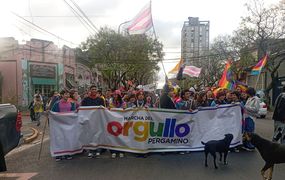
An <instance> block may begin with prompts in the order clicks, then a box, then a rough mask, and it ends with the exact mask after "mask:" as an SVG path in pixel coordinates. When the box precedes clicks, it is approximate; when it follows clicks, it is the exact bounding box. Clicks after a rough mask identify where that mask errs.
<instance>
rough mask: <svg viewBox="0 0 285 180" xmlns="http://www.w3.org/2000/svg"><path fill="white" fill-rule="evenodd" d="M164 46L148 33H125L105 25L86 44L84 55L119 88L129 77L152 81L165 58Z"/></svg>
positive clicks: (111, 85)
mask: <svg viewBox="0 0 285 180" xmlns="http://www.w3.org/2000/svg"><path fill="white" fill-rule="evenodd" d="M162 47H163V46H162V44H161V43H160V42H158V41H157V40H154V39H151V38H149V37H147V36H146V35H132V36H123V35H121V34H118V33H116V32H115V31H114V30H112V29H109V28H106V27H105V28H101V29H100V31H99V32H98V33H97V34H96V35H95V37H89V38H88V39H87V41H86V42H84V43H82V46H81V54H80V55H81V57H85V58H87V59H88V61H89V62H90V67H91V68H92V67H98V68H99V70H100V71H101V72H102V74H103V77H104V79H106V80H107V81H108V87H109V88H117V87H118V86H119V85H120V84H123V85H126V81H127V80H134V81H135V82H137V83H138V84H148V83H152V82H153V81H154V80H155V79H154V78H153V77H154V76H155V75H156V74H157V72H158V70H159V67H158V65H157V64H158V62H159V61H160V60H161V59H162V58H163V54H162Z"/></svg>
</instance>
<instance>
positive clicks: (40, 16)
mask: <svg viewBox="0 0 285 180" xmlns="http://www.w3.org/2000/svg"><path fill="white" fill-rule="evenodd" d="M102 16H104V15H96V16H95V15H94V16H92V15H91V16H89V17H91V18H92V17H102ZM22 17H27V18H29V17H33V18H77V16H75V15H66V16H60V15H58V16H56V15H54V16H50V15H38V16H22Z"/></svg>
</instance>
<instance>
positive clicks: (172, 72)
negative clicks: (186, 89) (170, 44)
mask: <svg viewBox="0 0 285 180" xmlns="http://www.w3.org/2000/svg"><path fill="white" fill-rule="evenodd" d="M182 64H183V60H182V58H181V59H180V61H179V62H178V64H176V66H175V67H174V68H173V69H172V70H171V71H169V72H168V73H169V74H177V73H178V72H179V69H180V67H181V66H182Z"/></svg>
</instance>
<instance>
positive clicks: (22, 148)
mask: <svg viewBox="0 0 285 180" xmlns="http://www.w3.org/2000/svg"><path fill="white" fill-rule="evenodd" d="M48 140H49V137H46V138H44V140H43V143H45V142H46V141H48ZM38 144H41V141H38V142H36V143H29V144H22V145H21V146H19V147H17V148H15V149H13V150H12V151H10V152H9V153H8V154H7V155H6V157H9V156H11V155H12V154H16V153H19V152H21V151H24V150H26V149H30V148H32V147H34V146H36V145H38Z"/></svg>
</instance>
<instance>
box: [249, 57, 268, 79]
mask: <svg viewBox="0 0 285 180" xmlns="http://www.w3.org/2000/svg"><path fill="white" fill-rule="evenodd" d="M267 59H268V55H267V54H265V56H264V57H263V58H261V59H260V60H259V61H258V63H257V64H256V65H255V66H254V67H253V68H252V70H251V75H259V74H260V72H261V70H262V68H263V67H264V66H265V64H266V62H267Z"/></svg>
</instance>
